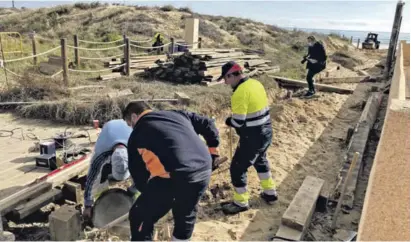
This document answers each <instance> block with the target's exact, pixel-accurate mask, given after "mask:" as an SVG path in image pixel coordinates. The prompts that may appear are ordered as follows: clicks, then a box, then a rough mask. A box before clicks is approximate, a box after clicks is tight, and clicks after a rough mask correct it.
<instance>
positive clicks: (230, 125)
mask: <svg viewBox="0 0 411 242" xmlns="http://www.w3.org/2000/svg"><path fill="white" fill-rule="evenodd" d="M225 125H227V126H229V127H233V125H232V124H231V117H228V118H226V120H225Z"/></svg>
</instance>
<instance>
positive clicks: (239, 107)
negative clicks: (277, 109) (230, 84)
mask: <svg viewBox="0 0 411 242" xmlns="http://www.w3.org/2000/svg"><path fill="white" fill-rule="evenodd" d="M269 110H270V109H269V106H268V98H267V94H266V92H265V89H264V86H263V85H262V84H261V82H259V81H257V80H255V79H252V78H245V79H243V80H241V81H240V84H239V85H238V86H237V87H236V88H235V89H234V93H233V95H232V96H231V111H232V117H231V124H232V125H233V126H234V127H235V128H241V127H256V126H261V125H264V124H266V123H268V122H270V113H269Z"/></svg>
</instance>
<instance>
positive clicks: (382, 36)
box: [286, 28, 410, 49]
mask: <svg viewBox="0 0 411 242" xmlns="http://www.w3.org/2000/svg"><path fill="white" fill-rule="evenodd" d="M286 29H288V30H301V31H304V32H309V33H319V34H326V35H329V34H336V35H339V36H341V37H346V38H348V39H351V37H352V38H353V45H357V41H358V39H359V40H360V43H362V42H363V41H364V39H365V38H366V37H367V35H368V33H369V32H372V33H376V34H378V40H379V41H381V44H380V49H387V48H388V45H389V43H390V38H391V32H378V31H358V30H332V29H308V28H286ZM399 40H405V41H406V42H407V43H410V33H400V35H399Z"/></svg>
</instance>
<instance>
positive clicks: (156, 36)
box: [153, 33, 164, 42]
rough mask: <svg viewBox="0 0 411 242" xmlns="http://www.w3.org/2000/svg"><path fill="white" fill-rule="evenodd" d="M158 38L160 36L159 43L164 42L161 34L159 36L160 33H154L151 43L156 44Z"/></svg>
mask: <svg viewBox="0 0 411 242" xmlns="http://www.w3.org/2000/svg"><path fill="white" fill-rule="evenodd" d="M158 36H160V41H161V42H164V36H163V35H162V34H160V33H156V34H155V35H154V39H153V42H156V40H157V38H158Z"/></svg>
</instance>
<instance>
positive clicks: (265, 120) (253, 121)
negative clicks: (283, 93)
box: [219, 61, 278, 214]
mask: <svg viewBox="0 0 411 242" xmlns="http://www.w3.org/2000/svg"><path fill="white" fill-rule="evenodd" d="M221 79H224V81H225V83H226V84H228V85H230V86H231V87H232V88H233V94H232V97H231V109H232V116H231V117H228V118H227V119H226V125H228V126H230V127H233V128H234V129H235V130H236V132H237V134H238V135H239V136H240V140H239V143H238V146H237V149H236V151H235V154H234V157H233V158H232V162H231V166H230V174H231V181H232V184H233V186H234V201H232V202H229V203H223V204H222V209H223V212H224V213H225V214H237V213H239V212H242V211H246V210H248V209H249V204H248V200H249V193H248V192H247V170H248V168H249V167H250V166H254V168H255V169H256V170H257V173H258V177H259V179H260V184H261V187H262V189H263V192H262V193H261V194H260V196H261V198H263V199H264V200H265V201H266V202H267V203H269V204H271V203H272V202H274V201H276V200H277V198H278V196H277V192H276V187H275V183H274V181H273V178H272V176H271V171H270V166H269V162H268V160H267V158H266V151H267V149H268V147H269V146H270V144H271V141H272V134H273V131H272V127H271V120H270V114H269V106H268V98H267V94H266V92H265V89H264V86H263V85H262V84H261V83H260V82H259V81H257V80H255V79H252V78H249V77H246V76H245V75H244V74H243V72H242V68H241V66H240V65H239V64H237V63H235V62H233V61H230V62H228V63H226V64H225V65H223V67H222V74H221V76H220V78H219V80H221Z"/></svg>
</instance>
